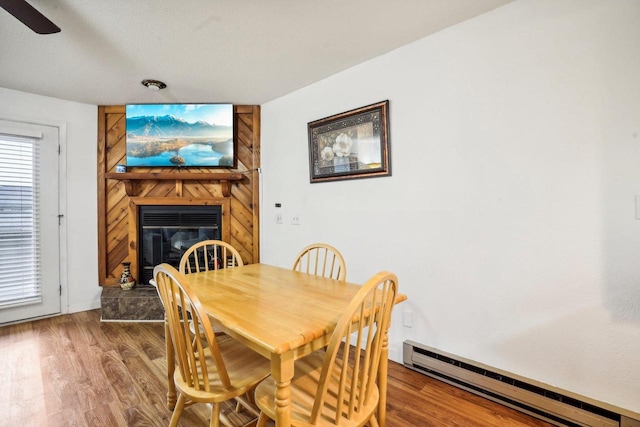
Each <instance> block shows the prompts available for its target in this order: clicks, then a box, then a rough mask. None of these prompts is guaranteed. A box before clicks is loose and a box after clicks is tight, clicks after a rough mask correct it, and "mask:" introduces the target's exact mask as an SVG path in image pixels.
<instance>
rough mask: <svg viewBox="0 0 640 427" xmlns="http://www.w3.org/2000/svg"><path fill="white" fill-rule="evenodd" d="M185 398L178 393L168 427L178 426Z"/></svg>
mask: <svg viewBox="0 0 640 427" xmlns="http://www.w3.org/2000/svg"><path fill="white" fill-rule="evenodd" d="M186 400H187V398H186V397H185V395H184V394H182V393H180V395H179V396H178V401H177V402H176V407H175V409H174V410H173V415H171V422H170V423H169V427H176V426H177V425H178V421H179V420H180V415H182V410H183V409H184V404H185V402H186Z"/></svg>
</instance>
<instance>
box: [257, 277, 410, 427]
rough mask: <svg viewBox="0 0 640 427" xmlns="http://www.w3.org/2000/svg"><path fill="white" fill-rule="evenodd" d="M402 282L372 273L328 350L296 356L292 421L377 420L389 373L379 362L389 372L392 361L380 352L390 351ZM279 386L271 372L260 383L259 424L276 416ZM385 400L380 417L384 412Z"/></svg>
mask: <svg viewBox="0 0 640 427" xmlns="http://www.w3.org/2000/svg"><path fill="white" fill-rule="evenodd" d="M397 283H398V279H397V277H396V276H395V275H394V274H392V273H388V272H381V273H378V274H376V275H375V276H373V277H372V278H371V279H370V280H369V281H368V282H367V283H365V284H364V285H363V286H362V288H361V289H360V290H359V291H358V293H357V294H356V295H355V296H354V298H353V300H352V301H351V303H350V304H349V306H348V307H347V309H346V310H345V312H344V313H343V315H342V317H341V318H340V319H339V321H338V324H337V326H336V328H335V330H334V332H333V335H332V336H331V339H330V341H329V345H328V346H327V348H326V352H321V351H317V352H314V353H311V354H310V355H308V356H306V357H304V358H302V359H299V360H297V361H296V365H295V374H294V377H293V380H292V381H291V425H292V426H334V427H335V426H349V427H352V426H363V425H365V424H367V423H368V424H369V425H371V426H374V427H377V426H378V418H377V410H378V409H379V399H380V393H381V391H380V390H382V392H384V390H386V378H378V372H379V370H378V368H379V367H380V364H381V363H384V364H385V365H383V367H384V368H383V372H384V373H385V376H386V369H385V368H386V362H387V361H386V360H381V358H382V357H381V356H383V355H384V354H386V353H384V352H383V349H384V348H385V347H386V345H387V340H388V337H387V332H388V329H389V324H390V321H391V311H392V309H393V305H394V300H395V297H396V293H397ZM350 343H351V344H350ZM377 381H379V382H380V389H379V388H378V385H377ZM275 391H276V384H275V381H274V380H273V379H272V378H271V377H269V378H267V379H266V380H265V381H263V382H262V383H260V385H259V386H258V387H257V388H256V392H255V400H256V404H257V405H258V407H259V408H260V410H261V413H260V417H259V418H258V424H257V427H264V426H265V425H266V424H267V421H268V419H269V418H271V419H275V416H276V398H275ZM385 401H386V399H383V402H385ZM383 406H384V405H381V406H380V416H381V417H384V416H385V410H384V408H383Z"/></svg>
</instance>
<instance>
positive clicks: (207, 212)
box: [138, 205, 222, 285]
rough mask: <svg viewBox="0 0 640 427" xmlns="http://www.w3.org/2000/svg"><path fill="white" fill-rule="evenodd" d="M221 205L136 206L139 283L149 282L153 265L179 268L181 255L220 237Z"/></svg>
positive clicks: (145, 283)
mask: <svg viewBox="0 0 640 427" xmlns="http://www.w3.org/2000/svg"><path fill="white" fill-rule="evenodd" d="M221 229H222V207H221V206H219V205H213V206H209V205H206V206H199V205H198V206H185V205H179V206H155V205H150V206H146V205H143V206H139V208H138V236H139V238H138V246H139V247H138V266H139V268H138V271H139V273H138V275H139V276H140V277H139V279H138V283H139V284H140V285H148V284H149V280H150V279H151V278H153V268H154V267H155V266H156V265H158V264H161V263H163V262H166V263H169V264H171V265H173V266H174V267H175V268H178V265H179V263H180V258H182V254H183V253H184V252H185V251H186V250H187V249H189V247H191V245H193V244H195V243H198V242H201V241H203V240H211V239H213V240H220V236H221Z"/></svg>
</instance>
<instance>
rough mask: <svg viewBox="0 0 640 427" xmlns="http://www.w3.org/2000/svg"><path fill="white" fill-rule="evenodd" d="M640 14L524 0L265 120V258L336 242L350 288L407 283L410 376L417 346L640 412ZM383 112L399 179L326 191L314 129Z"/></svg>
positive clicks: (313, 90)
mask: <svg viewBox="0 0 640 427" xmlns="http://www.w3.org/2000/svg"><path fill="white" fill-rule="evenodd" d="M638 18H640V2H639V1H637V0H614V1H608V0H561V1H558V0H518V1H515V2H514V3H510V4H508V5H506V6H504V7H501V8H499V9H497V10H495V11H493V12H490V13H488V14H485V15H482V16H480V17H477V18H475V19H473V20H470V21H467V22H465V23H462V24H460V25H457V26H455V27H453V28H450V29H447V30H445V31H442V32H440V33H438V34H436V35H433V36H431V37H427V38H425V39H423V40H420V41H418V42H415V43H413V44H410V45H407V46H405V47H403V48H400V49H398V50H396V51H393V52H391V53H388V54H386V55H384V56H381V57H378V58H376V59H374V60H372V61H369V62H367V63H364V64H361V65H359V66H356V67H354V68H351V69H349V70H347V71H345V72H342V73H340V74H337V75H335V76H333V77H331V78H328V79H326V80H324V81H321V82H319V83H317V84H314V85H311V86H309V87H306V88H304V89H302V90H299V91H297V92H295V93H292V94H290V95H287V96H285V97H282V98H279V99H277V100H274V101H272V102H269V103H267V104H265V105H263V106H262V120H261V121H262V143H261V150H262V166H263V167H262V170H263V182H262V188H263V194H262V214H261V216H262V223H261V229H262V240H261V251H262V252H261V260H262V261H263V262H266V263H271V264H276V265H281V266H286V267H290V266H291V263H292V262H293V259H294V257H295V255H296V254H297V252H298V250H299V249H301V248H302V247H303V246H304V245H306V244H308V243H310V242H313V241H324V242H328V243H331V244H333V245H335V246H336V247H338V248H339V249H340V250H341V252H343V255H344V256H345V258H346V261H347V267H348V274H347V276H348V277H347V278H348V280H350V281H354V282H363V281H365V280H366V279H367V278H369V277H370V276H372V275H373V274H374V273H375V272H377V271H379V270H390V271H393V272H395V273H396V274H398V276H399V279H400V290H401V292H402V293H405V294H406V295H408V301H407V302H405V303H403V304H402V305H400V306H398V307H397V310H396V312H395V317H394V325H393V328H392V333H391V337H390V343H391V350H392V352H391V357H392V358H393V359H394V360H396V361H401V357H402V355H401V351H402V348H401V344H402V341H403V340H405V339H413V340H415V341H418V342H421V343H424V344H427V345H431V346H434V347H437V348H440V349H442V350H445V351H448V352H451V353H454V354H457V355H459V356H463V357H467V358H470V359H474V360H477V361H479V362H483V363H485V364H488V365H491V366H494V367H498V368H501V369H504V370H507V371H510V372H513V373H516V374H519V375H523V376H525V377H529V378H533V379H536V380H539V381H543V382H546V383H549V384H551V385H554V386H557V387H561V388H564V389H567V390H570V391H572V392H575V393H579V394H583V395H586V396H588V397H591V398H594V399H598V400H601V401H604V402H608V403H611V404H614V405H617V406H620V407H623V408H626V409H629V410H631V411H635V412H640V387H639V386H638V384H640V369H639V366H640V286H639V285H640V261H639V260H640V221H639V220H636V219H635V215H636V214H635V206H634V196H635V195H636V194H640V167H639V166H638V165H640V139H639V138H638V131H639V130H640V129H639V127H640V102H639V100H640V49H638V40H640V25H638ZM326 54H327V55H329V54H330V52H326ZM384 99H389V100H390V128H391V152H392V159H391V162H392V168H393V176H392V177H388V178H373V179H363V180H351V181H340V182H333V183H321V184H313V185H311V184H310V183H309V171H308V148H307V127H306V126H307V123H308V122H310V121H313V120H316V119H319V118H323V117H326V116H329V115H332V114H336V113H339V112H343V111H347V110H350V109H352V108H356V107H360V106H364V105H368V104H371V103H374V102H377V101H381V100H384ZM276 202H280V203H282V208H281V209H280V211H281V212H282V213H283V214H284V218H285V224H283V225H276V224H275V214H276V211H277V210H276V208H275V207H274V204H275V203H276ZM293 214H297V215H299V216H300V218H301V225H299V226H294V225H291V224H290V218H291V216H292V215H293ZM403 311H412V312H413V314H414V322H415V325H414V327H413V328H405V327H402V312H403Z"/></svg>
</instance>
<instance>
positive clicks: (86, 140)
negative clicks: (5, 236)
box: [0, 88, 101, 313]
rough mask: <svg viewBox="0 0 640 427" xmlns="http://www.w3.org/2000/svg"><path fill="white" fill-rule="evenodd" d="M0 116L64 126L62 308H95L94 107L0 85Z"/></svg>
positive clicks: (97, 299)
mask: <svg viewBox="0 0 640 427" xmlns="http://www.w3.org/2000/svg"><path fill="white" fill-rule="evenodd" d="M0 118H1V119H9V120H16V121H29V122H34V123H44V124H57V125H59V124H63V125H65V128H66V151H67V152H66V179H65V180H64V183H63V185H64V186H66V191H65V194H64V196H66V206H62V208H61V212H62V213H63V214H64V219H63V221H64V224H63V226H64V227H63V230H66V253H62V254H61V258H62V262H63V268H62V270H63V274H62V276H63V277H62V280H63V283H62V288H63V294H62V311H63V312H64V313H72V312H76V311H83V310H89V309H93V308H99V307H100V290H101V288H100V287H99V286H98V224H97V218H98V212H97V194H98V188H97V165H96V159H97V145H98V144H97V142H96V138H97V135H98V108H97V107H96V106H95V105H88V104H80V103H77V102H70V101H65V100H61V99H56V98H50V97H46V96H40V95H33V94H30V93H25V92H19V91H14V90H9V89H4V88H0ZM63 250H64V248H63ZM65 270H66V271H65ZM45 274H46V272H45Z"/></svg>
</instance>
